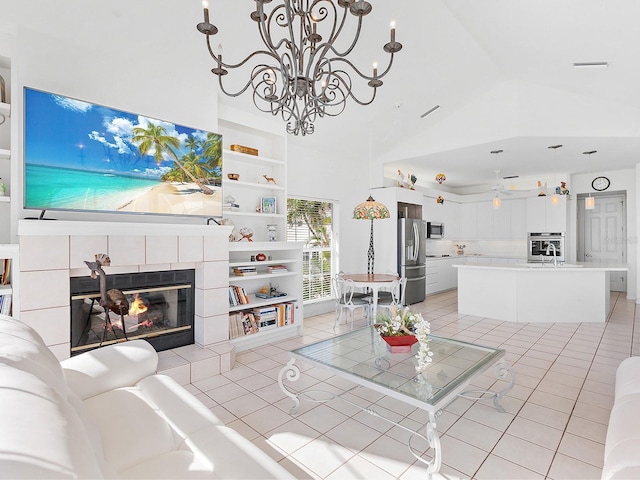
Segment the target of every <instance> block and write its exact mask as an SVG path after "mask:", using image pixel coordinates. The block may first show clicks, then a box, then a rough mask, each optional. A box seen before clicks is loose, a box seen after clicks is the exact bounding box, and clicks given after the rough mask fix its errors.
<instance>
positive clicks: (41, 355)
mask: <svg viewBox="0 0 640 480" xmlns="http://www.w3.org/2000/svg"><path fill="white" fill-rule="evenodd" d="M0 363H5V364H10V365H11V366H13V367H14V368H18V369H20V370H23V371H25V372H30V373H32V374H34V375H35V376H37V377H38V378H40V379H42V380H43V381H44V382H45V383H47V384H48V385H49V386H51V387H52V388H53V389H54V390H55V391H56V393H57V394H58V395H60V396H62V397H64V396H66V392H67V385H66V383H65V377H64V374H63V373H62V368H61V366H60V362H58V359H57V358H56V357H55V356H54V355H53V353H52V352H51V350H49V348H47V346H46V345H45V344H44V342H43V341H42V337H40V335H38V333H37V332H36V331H35V330H34V329H33V328H31V327H29V326H28V325H26V324H25V323H23V322H21V321H19V320H16V319H14V318H11V317H7V316H4V315H2V316H0Z"/></svg>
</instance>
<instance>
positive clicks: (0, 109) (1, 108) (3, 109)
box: [0, 102, 11, 117]
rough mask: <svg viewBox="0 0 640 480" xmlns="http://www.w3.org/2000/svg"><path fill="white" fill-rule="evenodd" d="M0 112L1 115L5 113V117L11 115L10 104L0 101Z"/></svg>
mask: <svg viewBox="0 0 640 480" xmlns="http://www.w3.org/2000/svg"><path fill="white" fill-rule="evenodd" d="M0 113H1V114H3V115H6V116H7V117H10V116H11V105H9V104H8V103H1V102H0Z"/></svg>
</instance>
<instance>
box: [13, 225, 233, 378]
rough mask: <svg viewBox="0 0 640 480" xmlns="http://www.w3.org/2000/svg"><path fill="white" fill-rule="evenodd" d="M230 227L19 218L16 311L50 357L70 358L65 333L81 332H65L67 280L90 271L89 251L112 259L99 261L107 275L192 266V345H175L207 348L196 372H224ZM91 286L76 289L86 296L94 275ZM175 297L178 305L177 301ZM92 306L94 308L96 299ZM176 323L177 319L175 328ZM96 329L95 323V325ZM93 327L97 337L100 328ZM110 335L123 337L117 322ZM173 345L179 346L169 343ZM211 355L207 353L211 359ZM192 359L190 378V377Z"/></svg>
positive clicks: (229, 361) (229, 352) (229, 354)
mask: <svg viewBox="0 0 640 480" xmlns="http://www.w3.org/2000/svg"><path fill="white" fill-rule="evenodd" d="M123 218H130V217H123ZM230 233H231V227H227V226H218V225H190V224H160V223H142V222H139V221H138V222H137V223H133V220H131V221H130V222H126V221H121V222H88V221H87V222H82V221H66V220H58V221H37V220H21V221H20V223H19V225H18V237H19V243H20V292H21V297H20V299H21V300H20V312H19V315H18V317H19V318H20V319H21V320H22V321H24V322H25V323H27V324H28V325H31V326H33V327H34V328H35V329H36V330H37V331H38V333H39V334H40V335H41V336H42V338H43V339H44V341H45V343H46V344H47V346H48V347H49V348H50V349H51V350H52V352H53V353H54V354H55V355H56V357H58V358H59V359H61V360H62V359H64V358H69V356H70V355H71V350H72V348H74V347H73V343H72V338H71V337H72V335H73V336H74V340H73V341H74V342H75V341H76V337H77V336H82V334H81V333H80V334H78V333H77V332H76V333H73V334H72V333H71V328H70V318H71V301H70V298H71V296H72V289H71V279H72V278H76V277H86V276H88V274H89V271H88V269H87V265H86V264H85V263H84V262H85V261H86V260H91V259H93V258H94V255H95V254H96V253H104V254H107V255H109V257H110V258H111V265H110V266H108V267H105V271H106V273H107V276H106V278H107V279H109V278H111V277H115V276H117V275H120V274H131V273H136V274H137V273H149V274H151V275H153V274H156V273H157V272H177V271H182V270H192V271H193V272H194V281H193V282H192V288H191V290H192V291H193V295H194V303H193V317H194V318H193V326H192V328H191V331H192V332H193V336H194V345H190V346H188V347H181V348H182V349H185V348H186V349H194V351H195V350H198V349H200V350H199V351H198V352H195V353H194V355H196V353H197V356H198V358H200V357H203V356H204V355H205V354H206V356H207V360H206V363H207V367H206V372H203V371H198V372H196V373H197V374H198V375H200V374H205V373H206V374H207V375H212V374H216V373H220V372H221V371H222V372H224V371H229V370H230V369H231V366H232V365H233V363H234V361H235V360H234V358H235V351H234V348H233V345H230V343H229V313H228V309H229V301H228V278H229V234H230ZM152 283H155V282H152ZM155 286H158V285H154V287H155ZM91 287H92V290H91V291H90V292H82V293H83V294H86V295H90V294H96V293H98V292H99V285H98V281H97V280H92V282H91ZM118 288H120V289H121V290H123V291H124V290H135V288H129V287H128V286H126V285H125V286H120V287H118ZM155 294H156V292H145V295H149V296H151V295H155ZM132 295H133V294H132ZM141 295H142V294H141ZM162 295H166V300H165V303H166V304H167V306H168V310H170V311H172V310H173V306H172V302H174V299H172V298H171V295H173V294H171V295H170V294H167V293H162ZM154 300H155V298H154ZM177 301H178V304H179V303H180V300H177ZM81 302H82V304H83V305H85V304H86V305H87V307H86V308H88V307H89V306H90V304H91V298H87V299H82V301H81ZM95 303H97V301H96V302H95ZM159 303H160V304H159V305H158V308H160V309H161V307H162V302H159ZM93 309H95V310H98V309H97V308H95V305H94V307H92V310H93ZM97 313H100V312H97ZM102 313H104V312H102ZM152 313H153V311H152ZM154 314H155V313H154ZM111 319H112V322H111V323H112V324H113V323H116V322H118V321H119V319H118V318H117V317H116V318H114V317H111ZM172 321H174V320H173V318H171V316H170V315H169V319H168V320H166V322H169V323H171V322H172ZM176 321H177V320H176ZM126 323H127V320H126V318H125V324H126ZM129 323H130V322H129ZM138 323H141V322H138ZM181 327H183V325H180V326H179V327H176V328H181ZM82 328H84V327H82ZM99 328H100V326H98V330H99ZM144 328H149V327H142V329H141V328H140V326H138V331H140V332H141V331H143V330H144ZM99 333H100V336H101V332H99ZM115 333H116V334H117V335H119V336H122V333H121V330H118V329H117V327H116V332H115ZM132 335H134V334H133V333H132ZM96 338H97V337H96ZM96 338H94V340H95V339H96ZM110 338H113V337H110ZM98 343H100V342H98ZM175 350H181V349H180V348H178V349H173V351H175ZM162 353H163V354H170V353H171V352H170V351H165V352H162ZM211 354H213V355H214V356H213V357H211V356H210V355H211ZM193 365H194V364H192V367H191V374H190V375H191V379H193V378H194V367H193ZM184 381H185V382H188V381H189V378H187V376H185V378H184Z"/></svg>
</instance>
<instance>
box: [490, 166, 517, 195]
mask: <svg viewBox="0 0 640 480" xmlns="http://www.w3.org/2000/svg"><path fill="white" fill-rule="evenodd" d="M495 172H496V184H495V185H493V186H492V187H491V190H492V191H493V193H494V194H495V195H496V196H497V195H499V194H501V193H504V194H506V195H511V194H512V193H513V189H510V188H507V187H505V186H504V185H503V184H501V183H500V170H496V171H495ZM506 178H518V175H512V176H509V177H503V179H506Z"/></svg>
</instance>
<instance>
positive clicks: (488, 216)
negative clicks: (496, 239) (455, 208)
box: [476, 202, 494, 240]
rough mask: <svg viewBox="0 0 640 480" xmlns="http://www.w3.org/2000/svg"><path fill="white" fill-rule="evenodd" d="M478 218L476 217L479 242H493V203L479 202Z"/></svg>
mask: <svg viewBox="0 0 640 480" xmlns="http://www.w3.org/2000/svg"><path fill="white" fill-rule="evenodd" d="M476 205H477V212H478V216H477V217H476V223H477V226H476V228H477V229H478V235H477V237H476V238H477V239H478V240H491V239H492V238H493V212H494V210H493V203H492V202H478V203H477V204H476Z"/></svg>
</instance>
